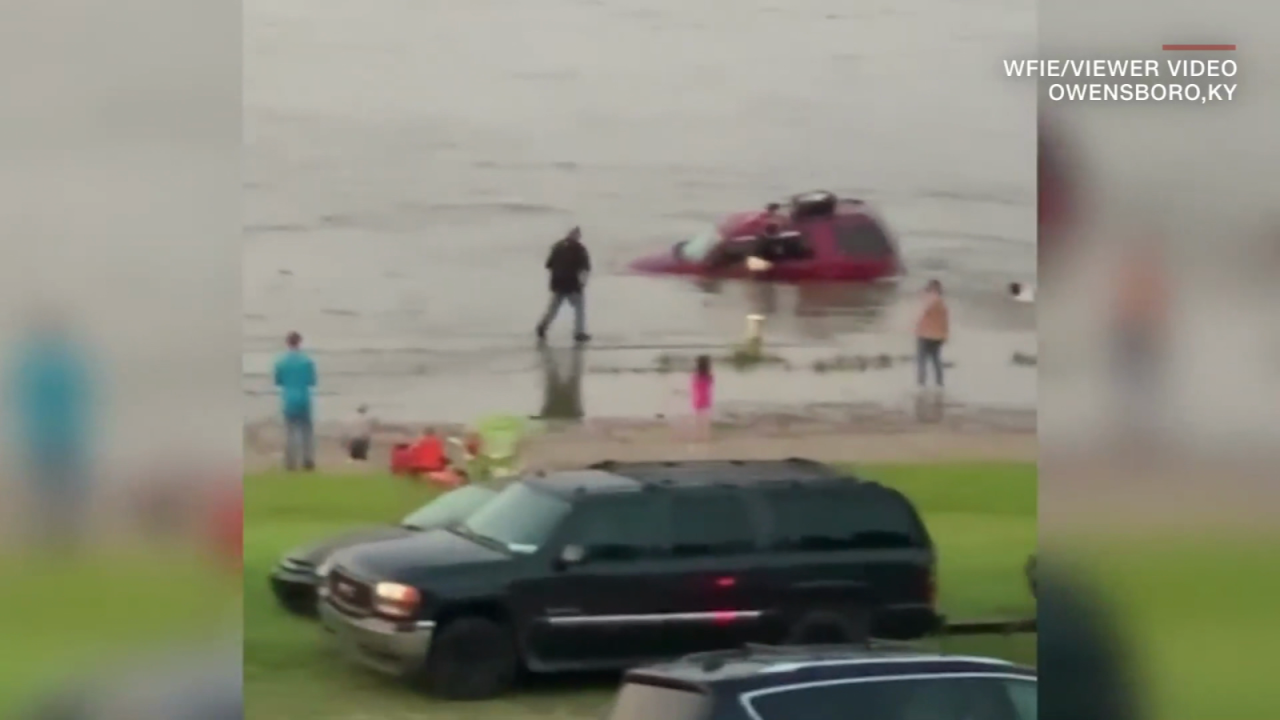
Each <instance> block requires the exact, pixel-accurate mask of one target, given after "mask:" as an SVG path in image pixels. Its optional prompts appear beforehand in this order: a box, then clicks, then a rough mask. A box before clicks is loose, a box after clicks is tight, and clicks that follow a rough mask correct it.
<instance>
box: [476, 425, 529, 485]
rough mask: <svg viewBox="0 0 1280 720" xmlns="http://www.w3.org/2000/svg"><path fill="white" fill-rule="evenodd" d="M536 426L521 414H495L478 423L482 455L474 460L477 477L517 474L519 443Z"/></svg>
mask: <svg viewBox="0 0 1280 720" xmlns="http://www.w3.org/2000/svg"><path fill="white" fill-rule="evenodd" d="M533 430H534V426H533V423H532V422H530V421H529V420H528V419H527V418H523V417H520V416H518V415H494V416H491V417H487V418H484V419H482V420H480V422H478V423H476V433H478V434H479V435H480V456H479V457H477V458H476V459H475V461H474V464H475V465H477V467H476V471H477V475H476V477H485V478H501V477H509V476H511V475H514V474H516V473H517V472H518V471H519V469H520V467H519V464H520V443H521V441H523V440H524V439H525V437H526V436H528V435H529V433H531V432H532V431H533Z"/></svg>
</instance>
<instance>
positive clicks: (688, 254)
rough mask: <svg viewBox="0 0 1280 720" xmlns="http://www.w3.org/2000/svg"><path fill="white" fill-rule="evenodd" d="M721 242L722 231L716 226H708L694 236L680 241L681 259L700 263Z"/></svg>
mask: <svg viewBox="0 0 1280 720" xmlns="http://www.w3.org/2000/svg"><path fill="white" fill-rule="evenodd" d="M719 244H720V231H719V230H717V229H716V228H715V227H714V226H712V227H709V228H706V229H705V230H703V231H702V232H700V233H698V234H697V235H694V236H693V237H692V238H690V239H688V240H685V241H684V242H682V243H680V259H681V260H684V261H685V262H691V263H700V262H702V261H703V260H706V259H707V256H708V255H710V254H711V251H712V250H714V249H715V248H716V246H717V245H719Z"/></svg>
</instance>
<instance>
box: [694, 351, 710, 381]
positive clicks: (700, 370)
mask: <svg viewBox="0 0 1280 720" xmlns="http://www.w3.org/2000/svg"><path fill="white" fill-rule="evenodd" d="M693 372H694V374H696V375H698V376H700V377H707V376H709V375H710V374H711V356H710V355H699V356H698V358H697V359H696V360H694V361H693Z"/></svg>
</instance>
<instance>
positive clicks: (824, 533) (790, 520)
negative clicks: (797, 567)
mask: <svg viewBox="0 0 1280 720" xmlns="http://www.w3.org/2000/svg"><path fill="white" fill-rule="evenodd" d="M764 496H765V500H766V502H767V504H768V506H769V508H770V510H771V511H772V513H773V533H772V542H771V543H770V545H771V547H772V548H773V549H775V550H784V551H798V552H822V551H836V550H853V549H869V548H901V547H925V546H927V540H926V538H925V537H924V534H923V532H922V531H921V529H920V525H919V521H918V519H917V517H916V515H915V513H914V511H912V509H911V507H910V505H908V504H907V501H906V500H904V499H903V498H902V497H901V496H899V495H897V494H896V493H893V492H891V491H887V490H884V489H883V488H872V487H866V488H859V487H857V486H854V485H852V484H850V486H849V487H825V488H822V487H809V488H804V487H795V488H778V489H774V490H768V491H766V492H765V495H764Z"/></svg>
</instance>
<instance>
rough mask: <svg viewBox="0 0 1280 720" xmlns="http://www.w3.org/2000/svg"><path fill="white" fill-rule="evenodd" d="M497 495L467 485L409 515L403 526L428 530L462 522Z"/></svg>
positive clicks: (475, 486) (482, 488)
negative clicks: (428, 528)
mask: <svg viewBox="0 0 1280 720" xmlns="http://www.w3.org/2000/svg"><path fill="white" fill-rule="evenodd" d="M496 494H497V493H495V492H494V491H492V490H490V489H489V488H486V487H482V486H480V485H467V486H465V487H460V488H458V489H457V490H450V491H449V492H447V493H445V494H443V495H441V496H440V497H438V498H436V499H435V500H432V501H431V502H429V503H427V504H426V505H423V506H422V507H420V508H418V509H417V510H414V511H413V512H411V513H409V515H408V516H406V517H405V519H404V520H403V521H402V523H401V524H403V525H406V526H408V527H413V528H427V527H434V526H438V525H444V524H447V523H450V522H455V521H458V520H462V519H464V518H466V517H467V516H469V515H471V514H472V513H474V512H475V511H476V510H478V509H479V508H480V507H481V506H482V505H484V504H485V503H487V502H489V500H491V499H492V498H493V496H494V495H496Z"/></svg>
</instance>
